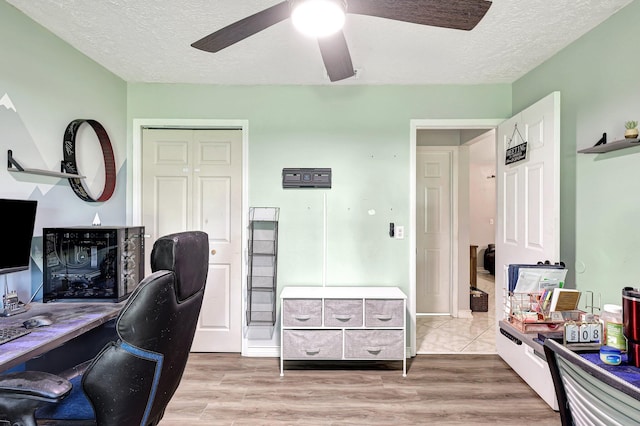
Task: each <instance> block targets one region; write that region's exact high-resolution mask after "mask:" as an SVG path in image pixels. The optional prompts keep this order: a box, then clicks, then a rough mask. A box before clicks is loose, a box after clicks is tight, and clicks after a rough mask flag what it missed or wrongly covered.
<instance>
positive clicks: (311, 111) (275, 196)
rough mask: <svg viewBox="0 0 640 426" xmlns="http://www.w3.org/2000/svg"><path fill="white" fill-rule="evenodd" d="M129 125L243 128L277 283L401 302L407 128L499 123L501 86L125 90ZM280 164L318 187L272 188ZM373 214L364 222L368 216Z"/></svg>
mask: <svg viewBox="0 0 640 426" xmlns="http://www.w3.org/2000/svg"><path fill="white" fill-rule="evenodd" d="M128 94H129V96H128V121H129V123H131V122H132V120H133V119H136V118H186V119H195V118H208V119H245V120H248V122H249V204H250V206H277V207H280V208H281V211H280V227H279V231H280V232H279V260H278V285H279V287H280V288H282V287H284V286H287V285H296V284H321V283H322V271H323V265H322V254H323V250H322V247H323V226H324V225H323V223H324V222H323V217H324V197H325V195H326V206H327V207H326V212H327V230H326V232H327V249H328V256H327V264H326V267H327V269H326V270H327V276H326V282H327V285H337V284H338V285H339V284H356V285H371V284H386V285H389V284H393V285H398V286H400V287H401V288H402V289H403V290H404V291H405V292H407V293H409V275H408V273H409V272H408V270H409V240H408V238H406V239H404V240H395V239H391V238H389V236H388V229H389V222H395V223H396V224H398V225H404V226H405V227H406V229H405V231H406V232H407V233H409V232H411V231H412V230H411V229H409V227H408V225H409V196H410V195H409V155H410V152H409V151H410V149H409V141H410V120H411V119H435V118H500V117H508V116H509V115H510V113H511V88H510V85H486V86H411V87H409V86H369V87H358V86H339V85H336V86H232V87H229V86H210V85H209V86H206V85H177V84H129V90H128ZM285 167H330V168H331V169H332V172H333V187H332V188H331V189H330V190H283V189H282V185H281V173H282V169H283V168H285ZM370 210H375V214H373V215H371V214H369V211H370Z"/></svg>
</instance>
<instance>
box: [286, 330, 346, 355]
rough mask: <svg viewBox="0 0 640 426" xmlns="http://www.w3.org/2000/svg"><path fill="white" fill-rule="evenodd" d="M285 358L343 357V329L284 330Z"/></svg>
mask: <svg viewBox="0 0 640 426" xmlns="http://www.w3.org/2000/svg"><path fill="white" fill-rule="evenodd" d="M282 358H283V359H342V330H283V331H282Z"/></svg>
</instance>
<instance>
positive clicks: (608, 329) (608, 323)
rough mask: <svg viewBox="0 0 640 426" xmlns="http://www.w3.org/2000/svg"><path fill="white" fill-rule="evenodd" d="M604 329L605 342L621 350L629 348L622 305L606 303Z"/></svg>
mask: <svg viewBox="0 0 640 426" xmlns="http://www.w3.org/2000/svg"><path fill="white" fill-rule="evenodd" d="M600 320H601V321H602V329H603V331H604V344H605V345H606V346H610V347H612V348H616V349H619V350H621V351H626V350H627V339H625V337H624V332H623V328H622V306H619V305H611V304H606V305H604V307H603V311H602V315H600Z"/></svg>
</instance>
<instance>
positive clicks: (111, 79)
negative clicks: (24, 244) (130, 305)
mask: <svg viewBox="0 0 640 426" xmlns="http://www.w3.org/2000/svg"><path fill="white" fill-rule="evenodd" d="M5 94H7V95H8V97H9V98H10V99H11V101H12V103H13V105H14V106H15V109H16V110H15V111H14V110H13V109H9V108H5V107H3V106H0V151H1V153H2V158H3V161H4V164H6V157H5V155H6V152H7V150H8V149H11V150H12V151H13V154H14V157H15V158H16V159H18V160H19V162H20V163H21V165H22V166H23V167H26V168H36V169H45V170H54V171H59V170H60V161H61V160H62V156H63V149H62V148H63V147H62V145H63V144H62V142H63V134H64V131H65V128H66V127H67V125H68V124H69V123H70V122H71V121H72V120H74V119H78V118H92V119H96V120H98V121H100V122H101V123H102V124H103V126H104V127H105V129H106V130H107V133H108V134H109V137H110V139H111V144H112V146H113V150H114V155H115V160H116V167H117V169H119V170H124V169H125V168H124V167H121V166H122V165H123V164H125V162H126V148H127V137H126V134H127V133H126V132H127V123H126V100H127V86H126V83H125V82H124V81H123V80H122V79H120V78H119V77H117V76H115V75H114V74H112V73H110V72H109V71H107V70H106V69H104V67H102V66H100V65H98V64H97V63H95V62H94V61H92V60H91V59H89V58H87V57H86V56H85V55H83V54H82V53H80V52H78V51H77V50H76V49H75V48H73V47H71V46H70V45H69V44H67V43H65V42H64V41H62V40H61V39H59V38H58V37H56V36H54V35H52V34H51V33H50V32H49V31H48V30H46V29H45V28H43V27H42V26H40V25H38V24H36V23H34V22H33V21H32V20H31V19H29V18H27V17H26V16H25V15H24V14H22V13H21V12H20V11H18V10H17V9H15V8H14V7H13V6H10V5H9V4H7V3H6V2H5V1H2V0H0V98H2V97H3V96H4V95H5ZM80 134H82V133H80ZM87 134H88V135H89V136H93V134H92V133H91V131H89V132H87ZM93 137H94V136H93ZM84 141H86V142H87V145H89V146H87V145H84V146H83V144H82V142H84ZM91 142H92V141H91V138H89V137H88V138H86V139H85V138H81V137H80V136H79V137H78V147H77V154H78V166H79V168H80V172H81V173H83V174H86V175H87V182H88V187H89V190H90V191H92V193H93V194H95V195H98V194H99V193H100V191H101V190H102V188H103V179H104V177H103V176H98V177H96V176H94V174H95V173H96V170H99V169H100V168H99V167H95V166H94V163H93V162H92V161H93V159H94V158H95V157H93V156H91V155H88V158H89V161H85V162H83V161H82V160H83V158H84V156H83V153H85V154H86V153H87V152H90V153H91V152H98V154H100V147H99V144H98V142H97V139H96V140H95V146H93V145H94V144H91ZM99 161H100V162H102V157H101V156H100V157H99ZM126 180H127V178H126V175H125V174H124V173H119V174H118V182H117V185H116V191H115V193H114V195H113V196H112V198H111V199H110V200H109V201H107V202H104V203H86V202H84V201H82V200H80V198H78V197H77V196H76V195H75V194H74V193H73V192H72V190H71V188H70V187H69V184H68V182H67V180H66V179H60V178H52V177H43V176H36V175H28V174H21V173H9V172H8V171H7V169H6V168H5V167H2V168H0V197H6V198H20V199H32V200H37V201H38V213H37V218H36V226H35V230H34V234H35V236H36V238H35V239H34V244H33V247H34V248H33V253H34V255H33V259H34V262H35V265H32V268H31V272H32V275H31V276H30V275H29V273H28V272H21V273H15V274H9V275H8V276H7V277H8V278H7V280H8V283H9V286H10V287H11V288H12V289H15V290H17V291H18V293H19V296H20V298H21V299H22V300H29V298H30V297H31V294H32V292H34V291H35V290H36V289H37V288H38V287H39V285H40V283H41V281H42V274H41V273H40V269H39V268H40V267H41V262H42V241H41V240H42V238H41V236H42V228H43V227H58V226H71V225H83V226H91V222H92V220H93V218H94V216H95V214H96V213H99V214H100V217H101V219H102V223H103V224H104V225H124V224H125V222H126V214H125V209H126ZM92 184H96V185H95V187H97V189H98V192H97V193H96V192H95V191H93V189H94V185H92ZM2 214H3V220H5V219H6V216H7V214H8V212H3V213H2ZM36 300H37V299H36Z"/></svg>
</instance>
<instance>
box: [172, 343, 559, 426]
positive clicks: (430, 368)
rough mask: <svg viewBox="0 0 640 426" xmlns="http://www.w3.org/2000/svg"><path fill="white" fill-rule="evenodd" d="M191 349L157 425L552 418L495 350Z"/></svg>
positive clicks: (552, 421)
mask: <svg viewBox="0 0 640 426" xmlns="http://www.w3.org/2000/svg"><path fill="white" fill-rule="evenodd" d="M279 362H280V361H279V359H278V358H249V357H241V356H240V355H239V354H202V353H197V354H192V355H191V357H190V358H189V362H188V364H187V368H186V371H185V374H184V377H183V379H182V382H181V384H180V387H179V388H178V390H177V392H176V395H175V396H174V398H173V400H172V401H171V402H170V404H169V406H168V407H167V411H166V413H165V416H164V419H163V420H162V422H161V423H160V426H171V425H180V426H187V425H189V426H190V425H193V426H198V425H441V424H442V425H451V424H455V425H514V424H515V425H517V424H521V425H529V424H531V425H537V426H544V425H559V424H560V418H559V415H558V413H556V412H554V411H553V410H551V409H550V408H549V407H548V406H547V405H546V404H545V403H544V401H542V399H540V398H539V397H538V396H537V395H536V394H535V392H533V391H532V390H531V389H530V388H529V387H528V386H527V385H526V383H524V382H523V381H522V380H521V379H520V378H519V377H518V375H516V374H515V373H514V372H513V371H512V370H511V369H510V368H509V367H508V366H507V365H506V364H505V363H504V362H503V361H502V360H501V359H500V358H499V357H498V356H497V355H471V354H467V355H418V356H417V357H415V358H413V359H410V360H408V366H407V368H408V372H407V377H402V370H401V369H402V366H401V363H399V362H389V363H384V362H380V363H365V364H363V363H349V364H343V363H335V362H330V363H328V364H321V363H314V364H309V363H296V362H291V361H290V362H288V363H287V364H285V374H284V377H280V369H279V367H280V365H279Z"/></svg>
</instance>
